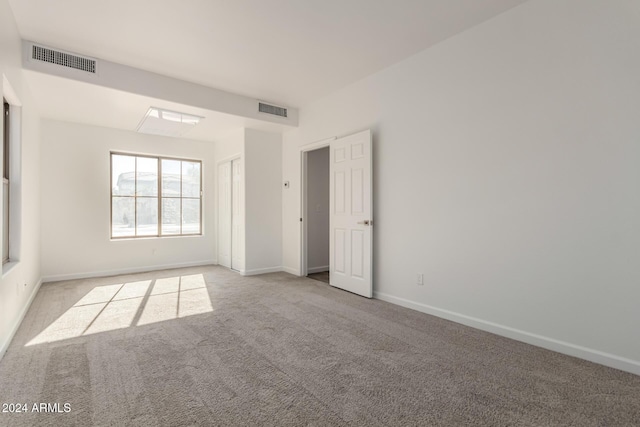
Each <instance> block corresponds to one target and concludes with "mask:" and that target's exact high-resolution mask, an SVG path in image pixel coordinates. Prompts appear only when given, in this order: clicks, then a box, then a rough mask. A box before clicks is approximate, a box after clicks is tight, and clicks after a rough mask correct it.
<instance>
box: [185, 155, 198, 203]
mask: <svg viewBox="0 0 640 427" xmlns="http://www.w3.org/2000/svg"><path fill="white" fill-rule="evenodd" d="M182 197H200V162H182Z"/></svg>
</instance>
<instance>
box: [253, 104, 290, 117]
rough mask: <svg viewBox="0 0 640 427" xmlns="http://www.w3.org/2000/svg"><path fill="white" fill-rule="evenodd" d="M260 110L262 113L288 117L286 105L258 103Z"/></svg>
mask: <svg viewBox="0 0 640 427" xmlns="http://www.w3.org/2000/svg"><path fill="white" fill-rule="evenodd" d="M258 111H260V112H261V113H267V114H273V115H274V116H280V117H287V109H286V108H284V107H276V106H275V105H269V104H265V103H264V102H259V103H258Z"/></svg>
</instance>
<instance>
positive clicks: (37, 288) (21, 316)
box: [0, 279, 43, 360]
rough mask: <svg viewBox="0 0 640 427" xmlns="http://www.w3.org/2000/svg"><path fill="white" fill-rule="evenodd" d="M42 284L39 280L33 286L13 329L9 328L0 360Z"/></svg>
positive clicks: (0, 351)
mask: <svg viewBox="0 0 640 427" xmlns="http://www.w3.org/2000/svg"><path fill="white" fill-rule="evenodd" d="M42 282H43V280H42V279H40V280H38V283H36V286H34V288H33V290H32V291H31V295H29V299H28V300H27V303H26V304H25V305H24V307H22V311H20V314H19V315H18V317H17V318H16V320H15V322H14V323H13V327H12V328H11V333H10V334H9V336H8V337H7V339H6V340H5V341H4V342H3V343H2V346H1V347H0V360H2V357H3V356H4V354H5V353H6V352H7V349H8V348H9V345H10V344H11V341H12V340H13V337H14V336H15V335H16V332H18V328H20V325H21V324H22V321H23V320H24V316H26V315H27V311H29V307H31V303H32V302H33V300H34V298H35V297H36V294H37V293H38V291H39V290H40V286H42Z"/></svg>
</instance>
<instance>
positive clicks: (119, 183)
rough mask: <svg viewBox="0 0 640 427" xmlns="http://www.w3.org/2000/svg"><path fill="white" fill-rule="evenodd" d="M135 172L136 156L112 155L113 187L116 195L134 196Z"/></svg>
mask: <svg viewBox="0 0 640 427" xmlns="http://www.w3.org/2000/svg"><path fill="white" fill-rule="evenodd" d="M135 173H136V158H135V157H133V156H121V155H119V154H113V155H111V180H112V181H111V188H112V191H113V195H114V196H133V195H134V194H135V191H136V190H135V188H136V181H135Z"/></svg>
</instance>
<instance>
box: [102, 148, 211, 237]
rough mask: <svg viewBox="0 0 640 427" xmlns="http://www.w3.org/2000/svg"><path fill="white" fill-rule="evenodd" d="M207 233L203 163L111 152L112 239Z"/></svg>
mask: <svg viewBox="0 0 640 427" xmlns="http://www.w3.org/2000/svg"><path fill="white" fill-rule="evenodd" d="M198 234H202V162H201V161H199V160H183V159H172V158H164V157H150V156H135V155H131V154H124V153H111V238H114V239H116V238H131V237H165V236H187V235H198Z"/></svg>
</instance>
